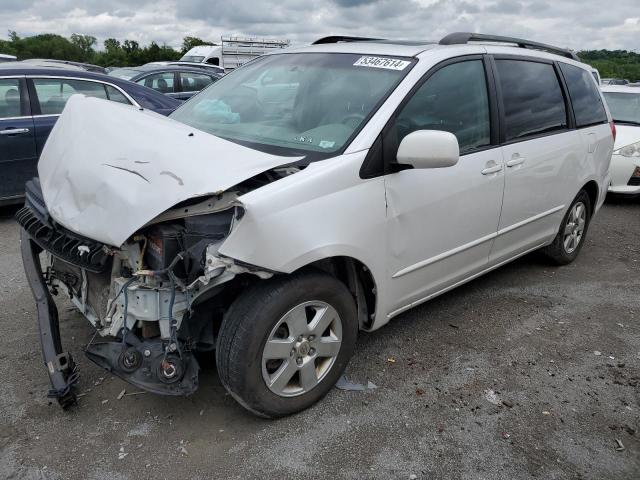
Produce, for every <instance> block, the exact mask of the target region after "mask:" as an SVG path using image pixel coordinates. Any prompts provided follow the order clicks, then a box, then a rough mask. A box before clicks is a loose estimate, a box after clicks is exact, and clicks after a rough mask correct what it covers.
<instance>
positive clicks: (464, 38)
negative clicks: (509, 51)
mask: <svg viewBox="0 0 640 480" xmlns="http://www.w3.org/2000/svg"><path fill="white" fill-rule="evenodd" d="M474 41H475V42H496V43H514V44H516V45H517V46H518V47H520V48H531V49H534V50H545V51H547V52H549V53H555V54H556V55H562V56H563V57H567V58H571V59H573V60H578V61H580V58H578V56H577V55H576V54H575V53H574V52H572V51H571V50H568V49H566V48H560V47H554V46H553V45H547V44H545V43H538V42H532V41H530V40H524V39H522V38H514V37H501V36H498V35H485V34H482V33H470V32H456V33H451V34H449V35H447V36H446V37H444V38H443V39H442V40H440V45H462V44H466V43H469V42H474Z"/></svg>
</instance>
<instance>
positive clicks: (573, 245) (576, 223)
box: [542, 190, 591, 265]
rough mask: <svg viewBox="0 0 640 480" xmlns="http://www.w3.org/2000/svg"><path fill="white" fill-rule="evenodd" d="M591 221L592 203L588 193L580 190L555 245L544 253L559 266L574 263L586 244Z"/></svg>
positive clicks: (554, 241)
mask: <svg viewBox="0 0 640 480" xmlns="http://www.w3.org/2000/svg"><path fill="white" fill-rule="evenodd" d="M590 220H591V201H590V199H589V195H588V194H587V192H585V191H584V190H580V192H579V193H578V195H577V196H576V198H575V199H574V200H573V202H572V203H571V206H570V207H569V210H568V211H567V213H566V214H565V216H564V218H563V219H562V223H561V224H560V229H559V230H558V234H557V235H556V237H555V238H554V239H553V243H551V245H549V246H547V247H545V248H544V249H543V250H542V252H543V253H544V254H545V255H546V256H547V257H548V258H550V259H551V260H552V261H553V262H554V263H556V264H557V265H566V264H568V263H571V262H573V261H574V260H575V259H576V257H577V256H578V253H580V249H581V248H582V245H583V244H584V240H585V238H586V235H587V230H588V228H589V221H590Z"/></svg>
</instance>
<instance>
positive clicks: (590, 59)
mask: <svg viewBox="0 0 640 480" xmlns="http://www.w3.org/2000/svg"><path fill="white" fill-rule="evenodd" d="M97 44H98V42H97V40H96V37H93V36H91V35H79V34H75V33H74V34H73V35H71V37H69V38H65V37H63V36H61V35H55V34H52V33H45V34H42V35H34V36H32V37H24V38H21V37H19V36H18V34H17V33H16V32H12V31H10V32H9V39H8V40H0V53H8V54H10V55H15V56H17V57H18V59H19V60H26V59H29V58H53V59H57V60H72V61H76V62H85V63H93V64H96V65H101V66H103V67H110V66H119V67H126V66H133V65H142V64H144V63H148V62H157V61H162V60H178V59H179V58H180V57H181V56H182V55H184V54H185V53H186V52H187V51H188V50H190V49H191V48H192V47H195V46H197V45H211V43H210V42H206V41H204V40H202V39H200V38H197V37H190V36H187V37H184V38H183V40H182V46H181V48H180V50H176V49H174V48H172V47H170V46H168V45H158V44H157V43H156V42H151V43H150V44H149V45H145V46H141V45H140V44H139V43H138V42H136V41H135V40H124V41H122V42H121V41H120V40H117V39H115V38H108V39H106V40H105V41H104V42H103V46H104V49H103V50H96V48H95V47H96V46H97ZM578 56H579V57H580V58H581V59H582V61H583V62H585V63H588V64H589V65H591V66H593V67H595V68H597V69H598V71H599V72H600V76H601V77H603V78H607V77H615V78H626V79H628V80H630V81H632V82H637V81H640V54H638V53H635V52H630V51H627V50H583V51H581V52H578Z"/></svg>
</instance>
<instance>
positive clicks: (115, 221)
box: [38, 95, 297, 246]
mask: <svg viewBox="0 0 640 480" xmlns="http://www.w3.org/2000/svg"><path fill="white" fill-rule="evenodd" d="M295 160H297V158H291V157H279V156H274V155H269V154H266V153H262V152H259V151H256V150H252V149H250V148H246V147H243V146H241V145H237V144H235V143H232V142H229V141H226V140H223V139H221V138H218V137H215V136H213V135H210V134H207V133H204V132H202V131H200V130H196V129H194V128H192V127H189V126H187V125H184V124H182V123H179V122H176V121H174V120H171V119H169V118H166V117H163V116H161V115H158V114H155V113H153V112H147V111H141V110H139V109H137V108H133V107H130V106H126V105H121V104H118V103H115V102H109V101H106V100H100V99H95V98H87V97H84V96H82V95H74V96H73V97H71V99H69V101H68V102H67V105H66V108H65V109H64V113H63V114H62V115H61V116H60V118H59V119H58V121H57V122H56V124H55V126H54V128H53V131H52V132H51V135H50V136H49V139H48V141H47V143H46V145H45V147H44V149H43V151H42V155H41V157H40V162H39V164H38V174H39V176H40V182H41V185H42V193H43V195H44V200H45V203H46V204H47V209H48V210H49V213H50V214H51V216H52V217H53V218H54V219H55V220H56V221H57V222H59V223H61V224H62V225H64V226H65V227H66V228H68V229H69V230H71V231H73V232H76V233H78V234H80V235H83V236H85V237H87V238H91V239H94V240H98V241H101V242H104V243H107V244H109V245H114V246H120V245H122V244H123V243H124V242H125V240H126V239H127V238H129V237H130V236H131V235H132V234H133V233H135V232H136V230H138V229H140V228H141V227H142V226H144V225H145V224H146V223H148V222H149V221H151V220H153V219H154V218H155V217H157V216H158V215H159V214H161V213H162V212H164V211H166V210H168V209H169V208H171V207H173V206H174V205H176V204H177V203H179V202H182V201H184V200H188V199H190V198H193V197H199V196H205V195H210V194H212V193H217V192H222V191H224V190H226V189H228V188H229V187H232V186H234V185H236V184H238V183H240V182H242V181H243V180H246V179H248V178H250V177H253V176H255V175H257V174H259V173H261V172H264V171H266V170H269V169H271V168H274V167H277V166H280V165H284V164H287V163H291V162H293V161H295Z"/></svg>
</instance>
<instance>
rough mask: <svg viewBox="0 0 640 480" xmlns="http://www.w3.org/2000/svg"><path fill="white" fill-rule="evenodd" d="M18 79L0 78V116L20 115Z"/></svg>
mask: <svg viewBox="0 0 640 480" xmlns="http://www.w3.org/2000/svg"><path fill="white" fill-rule="evenodd" d="M19 82H20V81H19V80H18V79H17V78H6V79H0V118H9V117H19V116H20V110H21V109H20V83H19Z"/></svg>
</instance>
